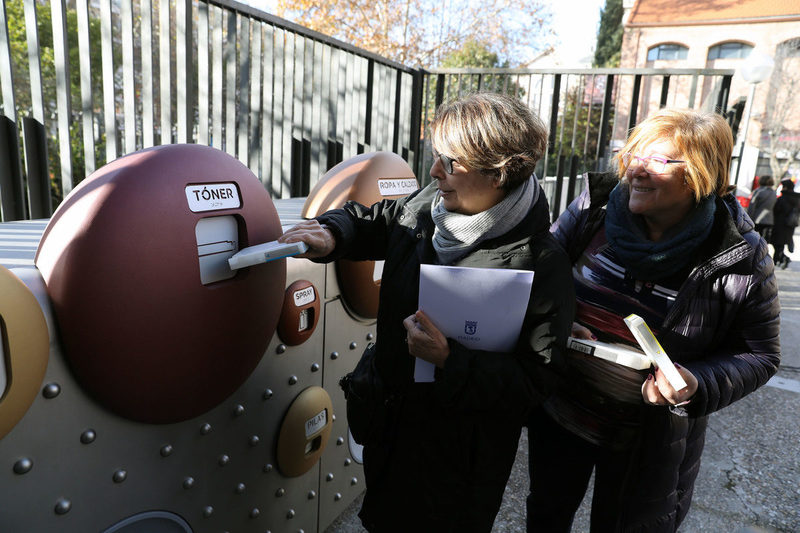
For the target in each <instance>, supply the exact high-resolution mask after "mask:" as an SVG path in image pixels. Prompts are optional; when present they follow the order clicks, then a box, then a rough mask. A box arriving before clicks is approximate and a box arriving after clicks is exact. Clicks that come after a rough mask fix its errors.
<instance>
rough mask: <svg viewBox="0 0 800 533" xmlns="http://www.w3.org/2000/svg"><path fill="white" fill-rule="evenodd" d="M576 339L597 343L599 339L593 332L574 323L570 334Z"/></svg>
mask: <svg viewBox="0 0 800 533" xmlns="http://www.w3.org/2000/svg"><path fill="white" fill-rule="evenodd" d="M570 335H572V336H573V337H575V338H576V339H585V340H593V341H596V340H597V337H595V336H594V333H592V330H590V329H589V328H587V327H584V326H581V325H580V324H578V323H577V322H573V323H572V333H570Z"/></svg>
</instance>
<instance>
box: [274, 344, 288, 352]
mask: <svg viewBox="0 0 800 533" xmlns="http://www.w3.org/2000/svg"><path fill="white" fill-rule="evenodd" d="M285 351H286V345H285V344H279V345H278V347H277V348H275V353H283V352H285Z"/></svg>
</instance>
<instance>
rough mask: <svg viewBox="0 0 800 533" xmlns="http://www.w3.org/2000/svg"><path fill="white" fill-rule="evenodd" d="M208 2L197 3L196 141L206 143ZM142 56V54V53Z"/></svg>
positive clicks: (208, 104)
mask: <svg viewBox="0 0 800 533" xmlns="http://www.w3.org/2000/svg"><path fill="white" fill-rule="evenodd" d="M208 8H209V6H208V4H206V3H204V2H199V3H198V4H197V121H198V123H197V143H198V144H208V139H209V137H208V111H209V109H210V107H211V106H210V104H211V101H210V100H211V99H210V98H209V94H208V87H209V84H208V82H209V78H208V58H209V49H208V48H209V47H208V41H209V39H208ZM142 55H143V56H144V54H142Z"/></svg>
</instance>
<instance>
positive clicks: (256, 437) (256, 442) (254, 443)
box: [247, 435, 261, 446]
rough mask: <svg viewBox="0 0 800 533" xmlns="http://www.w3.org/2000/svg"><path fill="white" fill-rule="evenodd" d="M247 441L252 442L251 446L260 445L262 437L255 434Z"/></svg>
mask: <svg viewBox="0 0 800 533" xmlns="http://www.w3.org/2000/svg"><path fill="white" fill-rule="evenodd" d="M247 442H248V443H249V444H250V446H258V443H259V442H261V439H259V438H258V435H253V436H252V437H250V440H248V441H247Z"/></svg>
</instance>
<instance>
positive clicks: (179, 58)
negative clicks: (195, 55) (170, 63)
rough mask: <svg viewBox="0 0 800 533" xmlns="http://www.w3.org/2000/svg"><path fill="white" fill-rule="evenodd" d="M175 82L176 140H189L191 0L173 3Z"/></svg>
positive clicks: (180, 141)
mask: <svg viewBox="0 0 800 533" xmlns="http://www.w3.org/2000/svg"><path fill="white" fill-rule="evenodd" d="M175 33H176V35H175V43H176V45H175V78H176V79H175V83H176V90H177V117H176V118H177V122H178V128H177V130H178V139H177V140H178V142H179V143H187V142H189V141H191V136H192V122H193V120H194V112H193V110H194V95H193V94H192V81H191V80H192V77H191V76H190V75H189V73H190V72H192V70H193V68H192V67H193V66H192V48H193V40H192V0H180V1H178V2H176V3H175Z"/></svg>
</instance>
